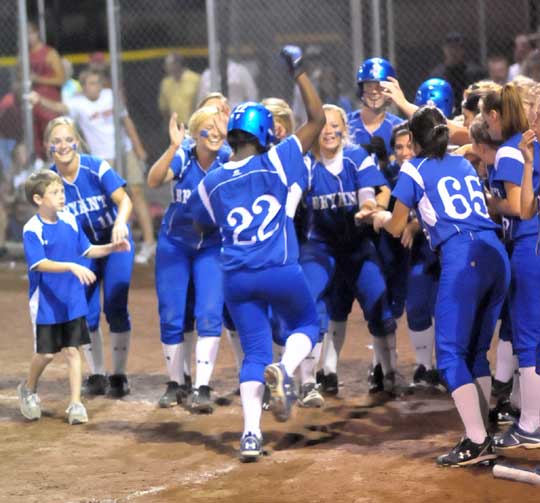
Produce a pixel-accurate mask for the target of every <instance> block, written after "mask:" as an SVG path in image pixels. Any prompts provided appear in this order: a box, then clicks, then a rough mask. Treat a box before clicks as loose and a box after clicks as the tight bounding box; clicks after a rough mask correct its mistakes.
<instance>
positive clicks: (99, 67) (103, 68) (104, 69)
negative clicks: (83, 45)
mask: <svg viewBox="0 0 540 503" xmlns="http://www.w3.org/2000/svg"><path fill="white" fill-rule="evenodd" d="M88 69H89V70H93V71H96V72H98V73H100V74H101V81H102V83H103V87H104V88H105V89H111V88H112V84H111V68H110V66H109V63H108V61H107V56H106V55H105V53H104V52H101V51H98V52H93V53H92V54H90V57H89V58H88Z"/></svg>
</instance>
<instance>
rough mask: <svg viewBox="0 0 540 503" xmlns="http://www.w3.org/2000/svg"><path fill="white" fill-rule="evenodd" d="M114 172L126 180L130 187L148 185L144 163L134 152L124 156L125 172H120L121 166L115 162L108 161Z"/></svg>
mask: <svg viewBox="0 0 540 503" xmlns="http://www.w3.org/2000/svg"><path fill="white" fill-rule="evenodd" d="M107 162H108V163H109V164H110V165H111V166H112V167H113V168H114V170H115V171H116V172H117V173H118V174H119V175H120V176H121V177H122V178H125V180H126V182H127V184H128V187H129V186H130V185H144V184H145V183H146V178H145V167H144V163H143V162H142V161H141V160H140V159H139V158H138V157H137V156H136V155H135V151H134V150H130V151H129V152H126V153H125V154H124V170H125V173H122V172H120V166H117V165H116V163H115V162H114V160H111V159H109V160H107Z"/></svg>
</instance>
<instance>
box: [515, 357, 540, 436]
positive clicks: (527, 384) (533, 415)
mask: <svg viewBox="0 0 540 503" xmlns="http://www.w3.org/2000/svg"><path fill="white" fill-rule="evenodd" d="M519 375H520V383H519V384H520V386H521V416H520V418H519V427H520V428H521V429H523V430H525V431H528V432H529V433H532V432H533V431H535V430H536V429H537V428H538V427H539V426H540V376H539V375H538V374H537V373H536V372H535V369H534V367H521V368H520V369H519Z"/></svg>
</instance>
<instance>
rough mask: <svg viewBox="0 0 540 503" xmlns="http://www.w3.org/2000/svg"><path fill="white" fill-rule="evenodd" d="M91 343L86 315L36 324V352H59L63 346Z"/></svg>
mask: <svg viewBox="0 0 540 503" xmlns="http://www.w3.org/2000/svg"><path fill="white" fill-rule="evenodd" d="M83 344H90V334H89V333H88V325H87V324H86V317H85V316H81V317H80V318H76V319H74V320H71V321H66V322H64V323H55V324H54V325H36V353H41V354H45V353H58V352H59V351H61V350H62V348H67V347H76V348H77V347H79V346H82V345H83Z"/></svg>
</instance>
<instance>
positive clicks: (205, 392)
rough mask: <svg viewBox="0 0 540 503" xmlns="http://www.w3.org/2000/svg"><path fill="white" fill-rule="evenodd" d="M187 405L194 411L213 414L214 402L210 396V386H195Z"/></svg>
mask: <svg viewBox="0 0 540 503" xmlns="http://www.w3.org/2000/svg"><path fill="white" fill-rule="evenodd" d="M187 406H188V408H189V410H190V411H191V412H194V413H198V414H212V412H214V404H213V402H212V398H211V397H210V386H199V387H198V388H194V389H193V391H192V393H191V395H190V396H189V398H188V400H187Z"/></svg>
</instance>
